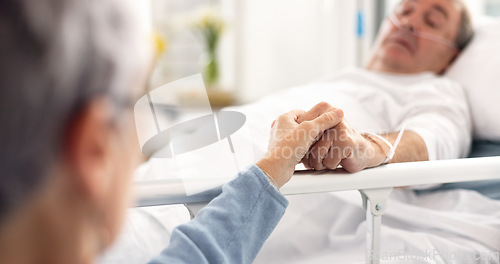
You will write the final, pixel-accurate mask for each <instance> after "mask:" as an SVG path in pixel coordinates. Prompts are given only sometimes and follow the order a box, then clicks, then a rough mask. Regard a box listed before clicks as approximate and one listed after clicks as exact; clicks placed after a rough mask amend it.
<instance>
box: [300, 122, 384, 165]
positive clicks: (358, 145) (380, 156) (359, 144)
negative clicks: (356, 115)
mask: <svg viewBox="0 0 500 264" xmlns="http://www.w3.org/2000/svg"><path fill="white" fill-rule="evenodd" d="M387 152H389V147H388V146H386V145H385V144H383V143H382V144H381V145H379V144H377V141H376V139H373V138H372V137H370V136H368V135H361V134H360V133H358V132H357V131H356V130H354V129H353V128H352V127H351V126H350V125H349V124H348V123H347V122H346V121H345V120H343V121H342V122H341V123H339V124H338V125H337V126H336V127H334V128H331V129H329V130H327V131H325V133H324V134H323V135H322V137H321V138H320V139H319V140H318V142H316V144H314V145H313V146H312V147H311V149H310V150H309V152H308V153H307V155H306V156H305V157H304V159H303V160H302V163H304V166H306V167H307V168H313V169H315V170H323V169H331V170H334V169H336V168H337V167H338V166H339V165H341V166H342V168H344V169H345V170H346V171H348V172H358V171H360V170H363V169H365V168H370V167H375V166H378V165H380V164H382V163H383V162H384V160H385V158H386V154H385V153H387Z"/></svg>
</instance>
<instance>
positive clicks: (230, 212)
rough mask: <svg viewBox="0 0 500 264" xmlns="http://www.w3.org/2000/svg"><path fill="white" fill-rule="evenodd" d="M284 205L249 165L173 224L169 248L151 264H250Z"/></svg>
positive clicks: (286, 204) (255, 169)
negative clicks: (203, 204)
mask: <svg viewBox="0 0 500 264" xmlns="http://www.w3.org/2000/svg"><path fill="white" fill-rule="evenodd" d="M287 206H288V201H287V200H286V199H285V197H283V196H282V195H281V194H280V193H279V192H278V191H277V190H276V189H275V188H274V187H273V186H272V185H271V184H270V183H269V180H268V179H267V177H266V175H265V174H264V173H263V172H262V171H261V170H260V169H259V168H258V167H257V166H255V165H253V166H250V167H249V168H248V169H247V170H244V171H242V172H240V173H239V174H238V177H237V178H236V179H234V180H232V181H230V182H229V183H227V184H225V185H224V186H223V187H222V194H221V195H219V196H218V197H217V198H215V199H214V200H212V201H211V202H210V203H209V204H208V205H207V206H206V207H205V208H203V209H202V210H200V212H199V213H198V215H197V216H196V218H195V219H194V220H192V221H190V222H189V223H187V224H184V225H180V226H178V227H177V228H175V229H174V231H173V232H172V237H171V239H170V245H169V246H168V248H166V249H165V250H164V251H163V252H162V253H161V255H159V256H158V257H156V258H154V259H153V260H151V262H150V264H159V263H193V264H201V263H230V264H235V263H252V261H253V260H254V258H255V256H256V255H257V253H258V252H259V250H260V248H261V247H262V245H263V244H264V241H265V240H266V239H267V238H268V237H269V235H270V234H271V232H272V231H273V229H274V228H275V227H276V225H277V224H278V222H279V220H280V219H281V217H282V216H283V214H284V213H285V209H286V207H287Z"/></svg>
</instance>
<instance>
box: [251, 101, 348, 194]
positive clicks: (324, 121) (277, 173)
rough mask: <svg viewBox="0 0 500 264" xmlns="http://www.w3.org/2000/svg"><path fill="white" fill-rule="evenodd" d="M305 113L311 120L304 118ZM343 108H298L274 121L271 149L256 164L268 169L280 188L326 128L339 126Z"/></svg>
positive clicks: (265, 169) (327, 106) (325, 106)
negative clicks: (303, 109) (305, 110)
mask: <svg viewBox="0 0 500 264" xmlns="http://www.w3.org/2000/svg"><path fill="white" fill-rule="evenodd" d="M303 115H306V116H307V117H308V120H304V119H302V120H301V122H300V123H299V122H298V120H299V119H301V117H302V116H303ZM343 115H344V114H343V112H342V110H340V109H335V108H333V107H332V106H330V105H329V104H327V103H319V104H318V105H316V106H315V107H313V108H312V109H311V110H310V111H308V112H304V111H302V110H295V111H291V112H288V113H286V114H284V115H281V116H279V117H278V119H276V120H275V121H274V122H273V125H272V130H271V138H270V141H269V148H268V151H267V153H266V155H265V156H264V158H262V159H261V160H260V161H259V162H257V166H258V167H260V168H261V169H262V170H264V171H265V172H267V173H268V174H269V175H270V176H271V177H272V178H273V179H274V181H275V182H276V184H277V185H278V187H281V186H283V184H285V183H286V182H288V181H289V180H290V178H291V177H292V175H293V172H294V171H295V165H297V164H298V163H299V162H300V161H301V160H302V158H303V157H304V155H305V154H306V153H307V151H308V150H309V149H310V147H311V146H312V144H313V143H314V142H315V141H316V140H317V139H318V138H319V137H320V136H321V135H322V134H323V133H324V131H326V130H328V129H330V128H332V127H334V126H336V125H337V124H338V123H339V122H340V121H341V120H342V117H343Z"/></svg>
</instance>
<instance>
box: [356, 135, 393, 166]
mask: <svg viewBox="0 0 500 264" xmlns="http://www.w3.org/2000/svg"><path fill="white" fill-rule="evenodd" d="M362 136H363V137H364V138H365V139H366V141H367V142H369V144H370V145H371V146H372V148H373V151H374V154H373V156H372V159H371V160H372V162H371V163H370V167H375V166H379V165H382V164H383V163H384V161H385V159H386V158H387V153H389V151H390V149H391V148H390V147H389V146H388V145H387V144H386V143H385V142H383V141H382V140H381V139H380V138H378V137H377V136H375V135H374V134H372V133H363V134H362Z"/></svg>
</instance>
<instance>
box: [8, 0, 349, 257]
mask: <svg viewBox="0 0 500 264" xmlns="http://www.w3.org/2000/svg"><path fill="white" fill-rule="evenodd" d="M131 3H132V1H125V0H37V1H28V0H4V1H1V2H0V32H1V36H2V37H1V39H0V55H1V57H2V60H0V123H1V126H0V170H1V171H0V221H1V222H0V262H1V263H91V262H92V261H93V260H94V259H95V257H96V256H97V255H98V254H99V253H101V252H102V251H103V250H104V249H106V248H107V247H109V246H110V245H111V244H112V242H113V241H114V239H115V237H116V235H117V234H118V232H119V230H120V226H121V223H122V218H123V217H124V212H125V209H126V208H127V206H128V205H129V204H128V201H129V199H128V193H129V189H130V178H131V177H130V175H131V172H132V170H133V169H134V168H135V166H136V165H137V161H138V155H136V154H137V153H138V149H137V142H136V141H135V135H134V133H135V129H134V124H133V119H132V111H131V107H130V106H131V104H130V103H129V102H131V101H132V99H133V98H134V97H137V96H138V95H139V93H140V90H141V89H140V87H141V86H142V85H143V84H144V82H145V79H146V75H147V70H148V65H149V64H150V59H149V58H150V57H151V56H150V51H149V48H150V43H148V41H147V38H146V37H145V32H143V31H141V27H139V26H138V25H139V24H140V21H139V16H138V15H137V13H136V12H135V9H134V8H133V6H132V5H131ZM311 111H312V112H314V115H312V116H315V117H316V118H315V119H313V120H309V121H305V122H302V123H300V124H299V123H298V122H297V120H298V118H299V117H300V116H302V115H303V114H304V113H305V112H304V111H292V112H289V113H287V114H284V115H282V116H280V117H279V118H277V119H276V122H275V123H274V125H273V126H274V127H273V130H272V131H273V132H272V133H273V136H272V139H271V141H270V145H269V150H268V153H267V154H266V155H265V157H264V158H262V159H261V160H260V161H259V162H257V164H256V165H253V166H251V167H249V168H247V169H246V170H245V171H243V172H241V173H240V174H239V176H238V177H237V178H236V179H234V180H233V181H231V182H229V183H227V184H226V185H225V186H224V187H223V193H222V194H221V195H220V196H219V197H218V198H216V199H214V200H213V201H212V202H211V203H210V204H209V205H208V206H207V207H206V208H204V209H203V210H202V211H200V212H199V214H198V216H197V218H196V219H195V220H193V221H191V222H190V223H188V224H185V225H182V226H180V227H178V228H176V229H175V231H174V232H173V233H172V236H171V243H170V245H169V247H168V248H167V249H166V250H165V251H163V252H162V253H161V255H160V256H158V257H157V258H156V259H154V260H152V262H153V263H250V262H252V260H253V258H254V257H255V256H256V254H257V252H258V251H259V249H260V248H261V246H262V244H263V243H264V241H265V239H266V238H267V237H268V236H269V234H270V233H271V231H272V230H273V228H274V227H275V226H276V224H277V223H278V221H279V219H280V218H281V216H282V215H283V213H284V210H285V208H286V206H287V201H286V199H285V198H284V197H283V196H282V195H281V194H280V193H279V191H278V189H279V187H281V186H282V185H283V184H285V183H286V182H287V181H288V180H289V179H290V177H291V176H292V173H293V170H294V167H295V165H296V164H297V163H298V162H299V161H300V160H301V159H302V157H303V156H304V155H305V153H306V151H307V150H308V149H309V147H310V146H311V145H312V144H313V142H314V140H315V139H316V137H317V136H318V135H321V134H322V133H323V131H325V130H326V129H329V128H331V127H334V126H335V125H337V124H338V122H340V120H341V119H342V116H343V113H342V111H341V110H339V109H334V108H332V107H331V106H329V105H327V104H325V103H322V104H318V105H317V106H316V107H314V108H313V109H312V110H311ZM312 112H310V113H312ZM309 116H311V114H309ZM304 132H306V133H304ZM285 150H286V151H287V153H288V155H283V153H284V151H285ZM290 150H292V153H294V155H289V153H290V152H289V151H290Z"/></svg>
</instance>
